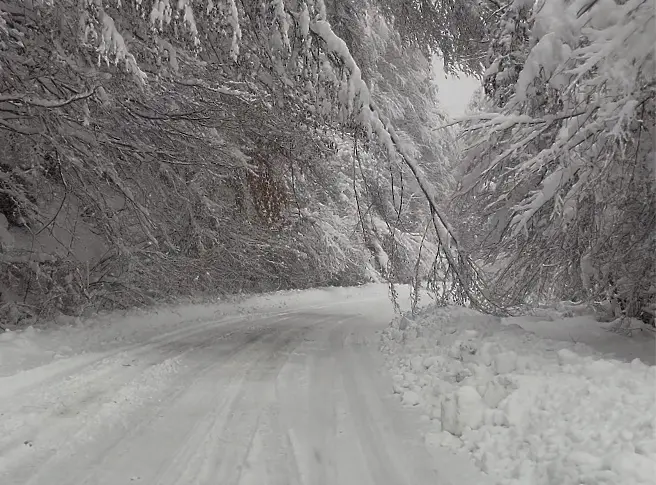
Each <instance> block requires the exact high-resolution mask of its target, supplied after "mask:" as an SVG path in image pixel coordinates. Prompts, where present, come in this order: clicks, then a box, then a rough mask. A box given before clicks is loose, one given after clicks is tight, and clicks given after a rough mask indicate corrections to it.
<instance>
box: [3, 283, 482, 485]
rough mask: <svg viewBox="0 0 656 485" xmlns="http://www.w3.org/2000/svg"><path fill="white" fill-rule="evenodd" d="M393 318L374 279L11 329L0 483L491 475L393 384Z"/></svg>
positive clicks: (377, 482)
mask: <svg viewBox="0 0 656 485" xmlns="http://www.w3.org/2000/svg"><path fill="white" fill-rule="evenodd" d="M399 292H400V293H406V295H405V296H406V297H407V296H408V295H407V288H405V289H402V288H399ZM393 315H394V313H393V306H392V304H391V302H390V300H389V298H388V290H387V288H386V287H385V285H371V286H367V287H361V288H340V289H337V288H336V289H320V290H311V291H307V292H280V293H277V294H272V295H262V296H258V297H254V298H250V299H246V300H241V301H239V302H222V303H212V304H207V305H198V306H195V305H187V306H179V307H177V308H174V307H170V308H160V309H159V311H158V312H157V313H151V312H136V311H135V312H131V313H130V314H129V315H120V314H113V315H106V316H103V317H97V318H95V319H91V320H88V321H70V322H66V321H63V320H61V321H60V322H59V324H60V326H63V327H62V328H60V329H56V328H48V329H29V330H24V331H10V332H5V333H4V336H3V338H2V340H1V341H0V355H2V359H3V360H2V365H1V366H0V368H2V374H3V377H0V483H2V484H3V485H4V484H5V483H6V484H17V485H18V484H28V483H29V484H31V485H40V484H43V485H46V484H47V485H51V484H58V485H59V484H65V483H94V484H96V485H115V484H120V483H132V482H135V483H147V484H151V483H152V484H161V485H164V484H171V485H173V484H182V483H194V484H197V485H205V484H207V485H210V484H216V483H221V484H222V485H224V484H225V485H230V484H232V485H247V484H258V485H259V484H264V483H271V484H274V483H275V484H285V485H287V484H289V485H310V484H318V483H324V484H326V485H328V484H331V485H332V484H339V485H415V484H428V483H439V484H440V485H463V484H464V483H466V484H471V485H474V484H475V485H485V480H484V477H483V475H482V474H481V473H480V471H478V470H476V468H475V467H474V466H473V465H472V464H471V462H470V461H469V459H468V457H467V456H466V455H464V454H461V455H454V454H452V453H451V452H448V451H440V450H437V451H429V449H428V448H427V447H426V446H425V444H424V443H423V440H422V439H421V433H420V429H421V428H420V426H421V423H420V422H419V420H418V417H415V418H413V416H412V413H407V412H406V411H405V410H404V409H403V408H402V407H401V406H400V404H399V403H398V402H395V399H394V398H393V396H392V394H391V392H389V389H390V386H389V376H387V375H386V374H385V373H381V372H380V370H381V368H382V367H383V365H382V356H381V355H380V354H379V352H378V341H379V337H380V335H379V333H380V332H382V331H383V330H384V329H385V327H386V326H387V325H388V324H389V321H390V319H391V318H392V317H393ZM67 323H68V324H69V326H68V327H66V326H64V325H65V324H67ZM46 354H47V355H46ZM458 459H460V463H459V464H458V466H457V467H456V468H454V467H453V463H454V460H458ZM464 477H468V478H467V479H466V481H464Z"/></svg>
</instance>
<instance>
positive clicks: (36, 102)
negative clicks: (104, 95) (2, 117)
mask: <svg viewBox="0 0 656 485" xmlns="http://www.w3.org/2000/svg"><path fill="white" fill-rule="evenodd" d="M95 92H96V88H94V89H91V90H89V91H85V92H83V93H79V94H75V95H73V96H71V97H69V98H66V99H42V98H37V97H35V96H30V95H26V94H0V103H1V102H16V103H24V104H28V105H30V106H37V107H39V108H61V107H63V106H66V105H69V104H71V103H74V102H76V101H81V100H83V99H87V98H89V97H91V96H93V95H94V93H95Z"/></svg>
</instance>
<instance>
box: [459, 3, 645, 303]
mask: <svg viewBox="0 0 656 485" xmlns="http://www.w3.org/2000/svg"><path fill="white" fill-rule="evenodd" d="M513 5H514V4H513ZM527 21H528V24H526V23H522V26H524V25H531V29H530V35H529V36H528V38H527V40H526V42H525V44H524V45H523V46H522V45H521V42H519V41H520V40H521V36H520V37H517V36H516V35H515V33H516V32H517V29H516V27H513V28H511V29H509V31H510V32H512V33H513V35H509V36H506V37H503V38H501V39H499V42H497V44H498V45H499V47H498V49H499V52H498V56H497V59H500V60H501V61H494V62H493V64H492V66H491V67H490V69H489V70H488V79H489V80H491V79H493V80H495V82H494V83H488V85H487V87H488V89H489V91H488V92H489V93H490V94H491V95H492V101H493V111H491V112H489V113H481V114H478V115H476V116H474V118H475V119H474V121H470V122H469V123H470V124H469V125H468V127H467V131H468V132H469V133H470V136H473V137H474V138H475V141H474V142H472V143H471V146H470V149H469V157H470V158H469V161H468V163H467V167H466V172H467V174H466V176H465V181H464V184H463V191H464V192H466V193H467V194H468V198H469V202H471V203H473V204H474V206H475V207H477V208H478V210H479V211H481V212H483V213H486V214H488V217H489V226H490V229H491V230H492V231H493V233H494V236H493V237H492V238H491V239H490V240H491V244H490V245H488V252H489V254H490V255H491V256H492V257H493V258H496V259H497V260H499V259H502V260H503V263H504V265H503V270H501V271H500V272H499V273H498V275H497V284H498V290H499V293H500V294H502V295H504V296H505V297H506V298H507V302H508V303H509V304H516V303H519V302H522V301H524V300H526V299H527V298H528V299H531V298H535V297H540V296H542V297H544V296H548V297H558V298H579V299H585V300H588V301H591V300H604V299H609V298H610V299H612V300H614V301H616V302H618V303H619V304H620V305H621V306H622V307H623V309H624V311H625V312H627V313H628V314H630V315H634V316H637V315H641V314H643V315H644V312H652V313H653V305H654V298H655V295H656V294H655V291H654V290H655V289H654V286H653V281H654V280H655V278H656V270H655V265H654V255H655V254H656V239H655V237H654V234H656V188H655V184H654V177H655V175H656V173H655V169H654V145H653V140H654V123H655V118H654V112H655V95H656V78H655V75H656V65H655V62H654V48H653V46H654V45H655V44H656V31H655V30H654V28H653V24H654V8H653V5H652V4H651V3H650V2H646V1H643V0H630V1H627V2H620V3H616V2H614V1H612V0H608V1H594V2H589V1H583V0H582V1H574V2H563V1H561V0H541V1H540V2H538V3H536V4H535V5H534V6H533V8H532V11H531V15H530V17H529V18H528V20H527ZM522 28H524V27H522ZM522 35H523V34H522ZM504 39H505V40H504ZM516 41H517V47H513V45H514V44H515V42H516ZM507 47H510V50H508V49H507ZM513 52H516V53H521V55H519V56H516V55H513V54H512V53H513ZM524 53H525V54H524ZM522 57H525V60H524V61H523V65H522V67H521V71H519V72H517V70H516V69H515V68H514V67H513V66H514V64H515V61H516V60H521V59H522ZM509 65H510V66H511V68H512V69H510V73H509V74H504V76H506V77H504V79H508V77H510V78H512V77H513V76H515V75H516V81H514V83H513V84H509V85H507V86H504V85H503V84H501V83H499V82H498V79H499V73H501V72H503V73H508V72H509V70H508V66H509ZM504 66H505V67H504ZM492 74H494V77H493V76H492ZM499 93H500V94H499ZM470 139H471V138H470Z"/></svg>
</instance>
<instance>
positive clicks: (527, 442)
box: [382, 307, 656, 485]
mask: <svg viewBox="0 0 656 485" xmlns="http://www.w3.org/2000/svg"><path fill="white" fill-rule="evenodd" d="M382 350H383V352H384V353H386V354H387V356H388V364H389V366H390V368H391V369H392V372H393V375H394V392H395V393H396V394H398V395H399V397H400V399H401V401H402V402H403V403H404V404H405V405H409V406H416V407H419V408H421V409H423V411H424V414H425V417H424V419H425V420H426V421H429V422H430V425H428V426H427V435H426V439H427V441H430V442H434V443H437V444H439V445H441V446H444V447H449V448H453V449H460V450H466V451H468V452H469V453H470V454H471V456H472V458H473V459H474V461H475V462H476V464H477V465H478V466H479V467H480V468H481V469H482V470H483V471H484V472H486V473H487V474H488V475H489V476H490V477H491V478H492V479H493V480H494V481H495V482H496V483H499V484H520V483H521V484H522V485H581V484H599V485H601V484H609V485H610V484H613V485H615V484H620V483H621V484H624V485H629V484H631V485H633V484H635V485H638V484H648V483H649V484H653V483H654V482H653V480H654V477H655V476H656V438H655V430H656V407H654V396H655V390H656V389H655V382H656V367H653V366H648V365H646V364H644V363H643V362H642V361H640V360H639V359H634V360H633V361H631V362H630V363H626V362H621V361H618V360H609V359H604V358H601V356H600V354H598V353H596V352H595V351H594V350H593V349H592V348H590V347H588V346H586V345H584V344H581V343H574V342H572V341H569V342H567V341H556V340H548V339H544V338H541V337H539V336H537V335H536V334H534V333H531V332H527V331H526V330H524V329H523V328H522V327H520V326H519V325H517V324H515V323H508V322H506V324H505V325H504V324H503V322H502V321H501V320H500V319H498V318H495V317H490V316H485V315H482V314H480V313H477V312H475V311H472V310H469V309H465V308H460V307H452V308H430V309H428V310H426V311H425V312H424V313H422V314H421V315H419V316H416V317H414V318H412V317H408V316H403V317H400V318H397V319H396V320H395V321H394V322H393V323H392V325H391V326H390V327H389V328H388V329H386V331H385V332H384V333H383V336H382Z"/></svg>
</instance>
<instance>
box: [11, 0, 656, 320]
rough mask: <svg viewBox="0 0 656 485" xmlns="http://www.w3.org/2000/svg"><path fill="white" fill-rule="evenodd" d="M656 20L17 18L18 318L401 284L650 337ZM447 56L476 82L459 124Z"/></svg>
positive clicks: (29, 11)
mask: <svg viewBox="0 0 656 485" xmlns="http://www.w3.org/2000/svg"><path fill="white" fill-rule="evenodd" d="M654 22H655V19H654V5H653V2H649V1H647V0H628V1H620V2H615V1H614V0H573V1H569V2H567V1H563V0H539V1H537V2H527V1H524V0H518V1H510V2H497V1H496V0H477V1H474V0H450V1H441V0H425V1H408V2H406V1H400V0H334V1H331V0H326V1H324V0H307V1H302V0H299V1H293V0H263V1H258V2H253V1H250V0H243V1H237V0H177V1H172V0H171V1H169V0H154V1H153V0H104V1H103V0H50V1H47V0H0V212H1V214H0V262H1V264H2V269H1V271H0V291H2V296H1V298H2V300H1V301H0V308H1V312H2V319H3V320H5V319H6V320H8V321H10V322H12V323H14V324H16V323H20V322H27V321H33V320H34V319H38V318H44V317H47V316H50V315H52V314H53V313H56V312H63V313H66V314H80V313H84V312H86V311H95V310H98V309H106V308H116V307H129V306H134V305H143V304H148V303H151V302H153V301H157V300H161V299H165V298H174V297H180V296H195V295H204V294H216V293H217V292H219V293H235V292H241V291H269V290H275V289H282V288H306V287H312V286H320V285H352V284H359V283H363V282H366V281H371V280H372V279H378V278H384V279H388V280H389V281H391V282H404V283H413V284H426V285H428V286H429V288H431V289H433V290H434V291H435V294H436V295H437V297H438V299H439V300H440V301H442V302H444V303H447V302H455V303H461V304H467V305H472V306H475V307H477V308H480V309H482V310H485V311H491V312H504V311H509V310H511V309H515V308H518V307H522V306H523V305H531V304H537V303H539V302H541V301H544V300H549V299H569V300H576V301H583V302H587V303H589V304H591V305H597V306H598V307H599V308H600V309H602V308H603V309H604V311H608V312H612V311H620V310H621V311H622V312H624V313H625V314H627V315H629V316H636V317H641V318H643V319H644V320H649V319H650V315H653V312H654V304H655V300H656V283H655V282H656V270H655V266H654V255H655V254H656V231H655V226H656V220H655V219H656V189H655V187H656V185H655V184H654V181H655V177H656V173H655V172H656V170H655V158H654V145H653V143H654V137H655V136H656V133H655V132H654V131H655V129H654V110H655V103H654V99H655V93H656V81H655V77H654V76H655V73H656V66H655V65H654V45H655V43H656V29H655V28H654V26H655V23H654ZM433 55H439V56H440V57H442V58H443V59H444V62H445V66H446V69H447V70H448V71H450V72H461V73H466V74H468V75H473V76H476V77H478V78H480V80H481V89H480V91H479V92H478V93H477V94H476V96H475V97H474V99H473V100H472V102H471V104H470V108H469V111H468V115H467V116H466V117H465V118H464V119H461V120H457V121H456V122H453V120H450V119H448V117H447V116H446V115H445V114H444V112H443V111H442V110H441V108H440V106H439V104H438V102H437V96H436V94H437V93H436V87H435V83H434V81H433V80H432V78H431V68H430V66H431V56H433ZM606 303H608V304H609V306H603V305H605V304H606ZM651 320H652V321H653V317H651Z"/></svg>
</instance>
